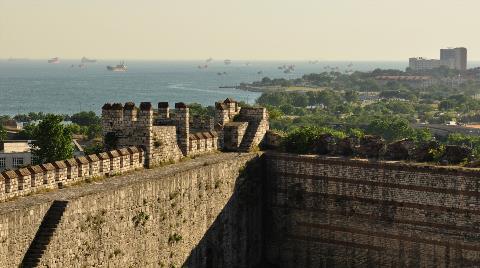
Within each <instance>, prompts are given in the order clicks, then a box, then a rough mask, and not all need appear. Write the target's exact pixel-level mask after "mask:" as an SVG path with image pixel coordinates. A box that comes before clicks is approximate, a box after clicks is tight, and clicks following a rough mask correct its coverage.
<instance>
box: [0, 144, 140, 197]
mask: <svg viewBox="0 0 480 268" xmlns="http://www.w3.org/2000/svg"><path fill="white" fill-rule="evenodd" d="M144 153H145V152H144V151H143V150H142V149H141V148H137V147H129V148H122V149H119V150H112V151H109V152H105V153H101V154H98V155H97V154H92V155H88V156H85V157H84V156H81V157H76V158H71V159H67V160H61V161H55V162H53V163H45V164H42V165H33V166H28V167H24V168H19V169H17V170H7V171H4V172H2V173H0V201H5V200H8V199H11V198H14V197H18V196H25V195H29V194H32V193H35V192H41V191H45V190H49V189H58V188H63V187H65V186H67V185H72V184H76V183H79V182H85V181H88V180H92V179H95V178H99V177H108V176H113V175H118V174H123V173H126V172H130V171H133V170H137V169H141V168H143V167H144V164H145V163H144V159H145V158H144V157H143V154H144Z"/></svg>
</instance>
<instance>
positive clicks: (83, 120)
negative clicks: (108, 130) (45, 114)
mask: <svg viewBox="0 0 480 268" xmlns="http://www.w3.org/2000/svg"><path fill="white" fill-rule="evenodd" d="M70 120H71V121H72V122H73V123H75V124H77V125H79V126H91V125H99V124H100V123H101V119H100V117H98V116H97V115H96V114H95V113H94V112H80V113H76V114H73V115H72V116H71V117H70Z"/></svg>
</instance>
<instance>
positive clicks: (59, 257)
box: [0, 153, 263, 267]
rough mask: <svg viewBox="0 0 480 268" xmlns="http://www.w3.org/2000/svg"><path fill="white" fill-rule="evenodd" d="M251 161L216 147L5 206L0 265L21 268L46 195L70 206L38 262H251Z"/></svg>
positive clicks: (254, 189)
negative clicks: (179, 160) (180, 159)
mask: <svg viewBox="0 0 480 268" xmlns="http://www.w3.org/2000/svg"><path fill="white" fill-rule="evenodd" d="M258 164H259V161H258V155H257V154H254V153H249V154H238V153H230V154H221V155H220V154H215V155H209V156H204V157H200V158H196V159H194V160H189V161H185V162H182V163H180V164H175V165H170V166H166V167H162V168H155V169H147V170H142V171H138V172H133V173H128V174H125V175H121V176H116V177H112V178H106V179H104V180H103V181H102V183H98V184H85V185H82V186H81V187H69V188H65V189H62V190H61V191H53V192H49V193H44V194H38V195H32V196H28V197H24V198H21V199H18V200H16V201H15V202H5V203H2V204H0V254H2V256H3V257H2V258H0V267H18V265H19V264H20V262H21V260H22V258H23V256H24V255H25V252H26V250H27V248H28V247H29V245H30V243H31V241H32V239H33V237H34V236H35V233H36V231H37V229H38V227H39V226H40V223H41V221H42V218H43V217H44V215H45V213H46V211H47V210H48V208H49V207H50V204H51V202H52V201H53V200H65V201H68V206H67V208H66V210H65V212H64V214H63V216H62V219H61V221H60V223H59V225H58V227H57V229H56V230H55V233H54V235H53V237H52V238H51V240H50V243H49V245H48V247H47V249H46V251H45V252H44V255H43V256H42V259H41V263H40V267H258V266H257V264H259V263H260V261H261V256H262V252H261V248H262V245H261V243H262V241H263V239H262V234H261V228H262V225H261V219H262V200H261V192H262V187H261V180H260V176H258V175H259V174H261V173H262V172H261V170H259V169H261V168H262V167H261V166H259V165H258ZM246 167H247V168H246ZM2 176H3V175H2Z"/></svg>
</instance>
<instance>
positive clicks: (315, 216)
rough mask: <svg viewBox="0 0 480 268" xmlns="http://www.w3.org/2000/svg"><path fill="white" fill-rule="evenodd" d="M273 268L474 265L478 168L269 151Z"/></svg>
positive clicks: (479, 208) (479, 252)
mask: <svg viewBox="0 0 480 268" xmlns="http://www.w3.org/2000/svg"><path fill="white" fill-rule="evenodd" d="M266 161H267V167H268V170H267V174H268V175H267V178H266V186H265V189H267V196H266V203H267V204H266V207H267V212H266V216H265V226H269V228H266V229H265V231H266V232H265V234H264V235H265V237H266V241H265V244H266V245H267V246H266V252H265V253H266V254H265V258H266V260H267V261H268V262H269V263H271V264H274V265H277V266H278V267H477V265H478V264H479V263H480V228H479V227H478V222H479V221H480V201H479V200H480V199H479V197H480V191H479V190H480V181H479V177H480V172H479V171H478V170H462V169H455V168H450V169H449V168H441V167H428V166H419V165H407V164H399V163H392V162H378V163H375V162H374V163H372V162H368V161H366V160H345V159H341V158H328V157H314V156H295V155H287V154H277V153H269V154H267V156H266Z"/></svg>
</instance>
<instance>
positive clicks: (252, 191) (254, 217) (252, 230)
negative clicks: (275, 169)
mask: <svg viewBox="0 0 480 268" xmlns="http://www.w3.org/2000/svg"><path fill="white" fill-rule="evenodd" d="M263 166H264V159H263V157H258V158H255V159H253V160H251V161H250V162H248V163H247V164H246V165H245V168H244V169H242V170H240V175H239V177H238V178H237V180H236V183H235V186H234V187H235V188H234V191H233V194H232V196H231V198H230V200H229V201H228V203H227V204H226V205H225V207H224V208H223V210H222V211H221V213H220V214H218V215H217V217H216V218H215V220H214V221H213V223H212V225H211V226H210V227H209V228H208V230H207V232H206V233H205V235H204V236H203V238H202V239H201V240H200V242H199V243H198V245H196V246H195V248H194V249H193V250H192V251H191V253H190V256H189V257H188V258H187V260H186V261H185V262H184V264H183V266H182V267H189V268H191V267H204V268H220V267H252V268H257V267H268V266H265V265H264V264H263V263H262V247H263V239H262V211H263V207H262V206H263V202H262V190H263V185H262V184H263V178H264V169H263Z"/></svg>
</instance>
